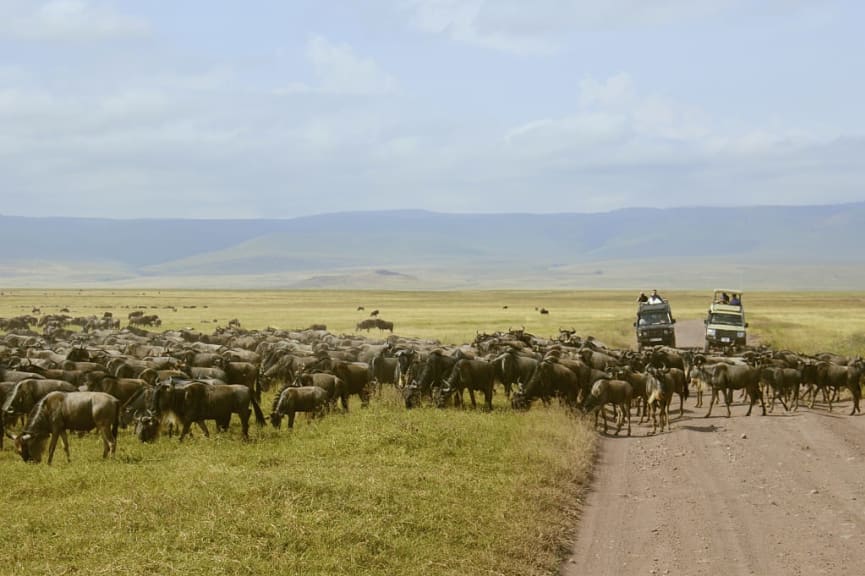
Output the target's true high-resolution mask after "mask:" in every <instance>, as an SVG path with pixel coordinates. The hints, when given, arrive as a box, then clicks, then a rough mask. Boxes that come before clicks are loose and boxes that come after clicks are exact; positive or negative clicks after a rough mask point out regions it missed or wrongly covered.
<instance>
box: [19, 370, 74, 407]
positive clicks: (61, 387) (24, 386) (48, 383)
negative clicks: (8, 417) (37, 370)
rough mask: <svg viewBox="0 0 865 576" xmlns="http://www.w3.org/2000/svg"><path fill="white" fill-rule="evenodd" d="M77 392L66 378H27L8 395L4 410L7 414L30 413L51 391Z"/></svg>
mask: <svg viewBox="0 0 865 576" xmlns="http://www.w3.org/2000/svg"><path fill="white" fill-rule="evenodd" d="M57 391H59V392H76V391H77V388H75V386H73V385H72V384H70V383H69V382H66V381H64V380H47V379H44V380H35V379H29V378H28V379H26V380H21V381H20V382H18V383H17V384H16V385H15V387H14V388H13V389H12V392H10V393H9V394H7V395H6V401H5V402H4V403H3V412H5V413H7V414H29V413H30V411H31V410H33V407H34V406H36V403H37V402H39V400H41V399H42V398H44V397H45V396H46V395H47V394H49V393H50V392H57Z"/></svg>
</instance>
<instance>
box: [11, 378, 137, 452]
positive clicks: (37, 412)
mask: <svg viewBox="0 0 865 576" xmlns="http://www.w3.org/2000/svg"><path fill="white" fill-rule="evenodd" d="M119 418H120V402H119V401H118V400H117V398H115V397H114V396H111V395H110V394H105V393H103V392H50V393H48V394H47V395H46V396H45V397H44V398H42V399H41V400H40V401H39V403H38V404H36V406H35V407H34V408H33V410H32V411H31V413H30V419H29V422H28V423H27V426H26V427H25V428H24V430H23V431H22V432H21V434H19V435H18V436H13V440H14V441H15V451H16V452H18V454H20V455H21V458H22V459H23V460H24V461H25V462H30V461H35V462H39V461H41V460H42V451H43V449H44V447H45V441H46V440H47V439H48V438H49V437H50V438H51V442H50V444H49V445H48V463H49V464H51V462H52V460H53V459H54V449H55V448H56V447H57V438H60V439H62V440H63V450H64V451H65V452H66V460H67V461H70V456H69V438H67V437H66V431H67V430H73V431H79V432H87V431H90V430H93V429H94V428H98V429H99V432H100V433H101V434H102V443H103V447H104V448H103V451H102V457H103V458H107V457H108V454H109V453H110V454H112V455H113V454H114V452H115V450H116V449H117V426H118V424H119Z"/></svg>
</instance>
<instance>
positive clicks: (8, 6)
mask: <svg viewBox="0 0 865 576" xmlns="http://www.w3.org/2000/svg"><path fill="white" fill-rule="evenodd" d="M148 30H149V26H148V23H147V22H146V21H144V20H143V19H141V18H136V17H133V16H127V15H124V14H120V13H119V12H117V11H116V10H114V9H113V8H112V6H111V4H110V3H106V2H93V1H87V0H51V1H49V2H38V3H37V2H27V1H21V0H3V1H2V2H0V36H6V37H11V38H18V39H31V40H82V39H83V40H90V39H98V38H111V37H125V36H140V35H143V34H146V33H147V32H148Z"/></svg>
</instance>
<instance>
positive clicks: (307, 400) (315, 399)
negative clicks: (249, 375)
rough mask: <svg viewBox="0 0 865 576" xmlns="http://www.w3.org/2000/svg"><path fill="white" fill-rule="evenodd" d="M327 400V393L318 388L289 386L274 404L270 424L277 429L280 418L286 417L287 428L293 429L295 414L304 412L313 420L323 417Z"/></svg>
mask: <svg viewBox="0 0 865 576" xmlns="http://www.w3.org/2000/svg"><path fill="white" fill-rule="evenodd" d="M328 402H329V398H328V395H327V391H326V390H324V389H323V388H319V387H318V386H298V387H294V386H289V387H287V388H286V389H285V390H283V391H282V393H281V394H280V395H279V397H278V398H277V399H276V401H275V402H274V409H273V412H272V413H271V414H270V423H271V424H273V427H274V428H279V425H280V423H281V422H282V417H283V416H284V415H288V427H289V428H294V415H295V413H297V412H306V413H308V414H311V415H312V417H313V418H315V417H316V416H324V412H325V409H326V408H327V404H328Z"/></svg>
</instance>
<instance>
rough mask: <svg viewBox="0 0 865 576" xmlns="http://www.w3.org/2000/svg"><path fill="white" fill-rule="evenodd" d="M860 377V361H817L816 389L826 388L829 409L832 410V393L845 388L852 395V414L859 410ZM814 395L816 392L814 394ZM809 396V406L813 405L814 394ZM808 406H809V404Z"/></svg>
mask: <svg viewBox="0 0 865 576" xmlns="http://www.w3.org/2000/svg"><path fill="white" fill-rule="evenodd" d="M861 377H862V365H861V362H858V361H857V362H854V363H849V364H848V365H846V366H841V365H838V364H832V363H829V362H824V361H820V362H818V363H817V374H816V384H817V388H818V389H824V390H828V391H829V394H828V395H827V397H828V398H829V411H830V412H831V411H832V395H833V394H834V393H836V392H837V391H839V390H842V389H844V388H847V389H848V390H849V391H850V394H851V396H852V397H853V408H852V409H851V410H850V415H851V416H852V415H853V414H855V413H856V412H859V399H860V397H861V395H862V394H861V388H860V386H859V381H860V379H861ZM815 395H816V394H815ZM815 395H812V397H811V406H813V405H814V396H815ZM809 407H810V406H809Z"/></svg>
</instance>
